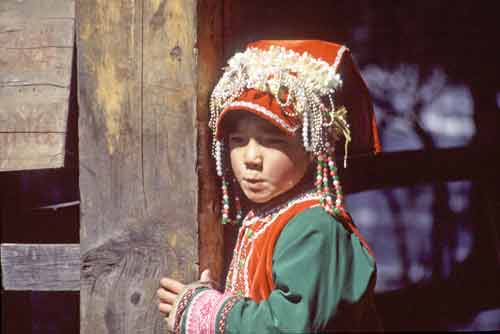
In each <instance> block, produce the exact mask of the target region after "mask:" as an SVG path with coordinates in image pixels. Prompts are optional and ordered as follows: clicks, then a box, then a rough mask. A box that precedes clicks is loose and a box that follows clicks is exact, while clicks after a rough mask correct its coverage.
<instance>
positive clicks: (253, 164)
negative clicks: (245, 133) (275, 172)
mask: <svg viewBox="0 0 500 334" xmlns="http://www.w3.org/2000/svg"><path fill="white" fill-rule="evenodd" d="M244 150H245V151H244V155H243V159H244V163H245V167H246V168H248V169H257V170H261V169H262V154H261V150H260V145H259V143H258V142H257V141H256V140H255V139H254V138H250V139H249V140H248V142H247V144H246V145H245V147H244Z"/></svg>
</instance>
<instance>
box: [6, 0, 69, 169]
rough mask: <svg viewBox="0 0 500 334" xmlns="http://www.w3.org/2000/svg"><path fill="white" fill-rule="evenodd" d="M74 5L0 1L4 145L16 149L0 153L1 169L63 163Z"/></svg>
mask: <svg viewBox="0 0 500 334" xmlns="http://www.w3.org/2000/svg"><path fill="white" fill-rule="evenodd" d="M74 7H75V3H74V0H47V1H37V0H25V1H15V0H5V1H2V2H0V142H2V143H9V145H12V147H6V148H3V149H0V152H2V153H4V152H8V153H9V155H8V156H5V155H0V171H11V170H25V169H37V168H57V167H61V166H62V165H63V163H64V149H65V147H64V143H65V141H64V136H61V135H60V134H64V133H65V132H66V127H67V126H66V123H67V119H68V105H69V101H68V100H69V90H70V87H69V85H70V80H71V62H72V55H73V35H74V34H73V30H74V16H75V11H74ZM39 132H42V133H44V134H43V135H41V136H35V137H37V138H38V139H37V142H34V141H33V138H34V137H33V133H39ZM12 134H15V136H12ZM47 136H48V137H50V138H52V141H51V142H50V143H44V142H43V141H42V140H43V139H44V138H47ZM23 137H26V138H23ZM12 138H15V141H14V144H11V143H12V142H13V139H12ZM53 138H62V139H61V140H57V141H54V140H53ZM20 143H24V144H20ZM27 143H30V145H27ZM48 146H51V148H50V149H47V147H48ZM25 150H27V151H28V152H26V151H25ZM54 153H55V155H56V156H57V157H58V158H57V159H54V158H53V156H54ZM59 157H60V158H59Z"/></svg>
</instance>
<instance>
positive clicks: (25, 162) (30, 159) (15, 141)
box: [0, 132, 66, 171]
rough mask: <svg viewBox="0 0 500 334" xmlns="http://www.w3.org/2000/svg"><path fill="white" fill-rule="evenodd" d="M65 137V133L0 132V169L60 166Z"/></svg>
mask: <svg viewBox="0 0 500 334" xmlns="http://www.w3.org/2000/svg"><path fill="white" fill-rule="evenodd" d="M65 137H66V136H65V133H15V132H14V133H0V171H9V170H23V169H42V168H48V166H53V167H55V166H62V165H63V163H64V153H63V152H61V151H64V144H65ZM35 148H36V149H35ZM61 148H63V149H61Z"/></svg>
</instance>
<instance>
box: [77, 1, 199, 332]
mask: <svg viewBox="0 0 500 334" xmlns="http://www.w3.org/2000/svg"><path fill="white" fill-rule="evenodd" d="M77 17H78V21H77V26H78V27H77V48H78V79H79V99H78V100H79V107H80V117H79V133H80V136H79V149H80V191H81V229H80V239H81V259H82V264H81V265H82V267H81V290H80V296H81V304H80V305H81V326H80V328H81V333H92V334H94V333H128V332H130V333H163V332H165V328H164V324H163V320H162V318H161V316H160V314H159V312H158V311H157V300H156V290H157V288H158V281H159V278H160V277H161V276H165V275H170V276H172V277H175V278H177V279H180V280H183V281H193V280H195V279H197V276H198V228H197V211H198V191H197V189H198V176H197V170H196V162H197V156H196V144H197V131H196V118H197V117H196V102H197V67H196V56H197V55H196V53H197V49H196V45H195V43H196V1H194V0H168V1H167V0H143V1H140V0H137V1H133V0H132V1H126V2H123V1H117V0H106V1H104V0H88V1H80V2H79V3H78V7H77Z"/></svg>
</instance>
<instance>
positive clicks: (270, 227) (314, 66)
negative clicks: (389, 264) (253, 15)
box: [158, 41, 380, 333]
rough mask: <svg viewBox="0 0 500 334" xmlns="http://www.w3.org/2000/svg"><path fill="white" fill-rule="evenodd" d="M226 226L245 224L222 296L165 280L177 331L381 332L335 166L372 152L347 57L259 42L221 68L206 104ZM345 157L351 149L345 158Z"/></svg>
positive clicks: (372, 133)
mask: <svg viewBox="0 0 500 334" xmlns="http://www.w3.org/2000/svg"><path fill="white" fill-rule="evenodd" d="M210 110H211V118H210V123H209V126H210V128H211V129H212V131H213V136H214V138H213V156H214V158H215V162H216V168H217V174H218V176H219V177H220V178H221V187H222V214H221V221H222V223H223V224H225V223H234V224H238V225H239V226H240V229H239V233H238V239H237V242H236V246H235V249H234V253H233V258H232V262H231V265H230V268H229V272H228V274H227V278H226V287H225V291H224V292H219V291H218V290H216V289H214V288H213V287H212V285H211V284H210V283H209V282H210V274H209V272H208V271H204V272H203V273H202V276H201V280H200V281H199V282H195V283H192V284H189V285H184V284H183V283H181V282H177V281H175V280H173V279H170V278H163V279H162V280H161V281H160V289H159V290H158V296H159V299H160V302H159V310H160V311H161V312H162V313H164V314H165V315H168V319H167V322H168V327H169V329H170V330H173V331H174V332H176V333H224V332H227V333H279V332H295V333H304V332H325V331H333V330H335V331H337V330H377V329H379V328H380V327H379V323H378V320H377V317H376V313H375V308H374V303H373V290H374V285H375V276H376V269H375V260H374V258H373V254H372V252H371V250H370V248H369V247H368V245H367V244H366V242H365V241H364V239H363V238H362V237H361V235H360V234H359V232H358V230H357V229H356V227H355V226H354V224H353V223H352V221H351V218H350V216H349V214H348V213H347V211H346V210H345V208H344V204H343V203H344V201H343V199H344V197H343V194H342V189H341V185H340V181H339V177H338V171H337V163H336V161H337V159H338V160H342V157H343V160H344V165H345V164H346V162H347V156H348V153H349V155H350V156H353V155H359V154H366V153H374V152H377V151H378V150H379V144H378V138H377V131H376V128H375V126H374V124H375V123H374V116H373V111H372V105H371V100H370V97H369V95H368V91H367V88H366V86H365V84H364V82H363V80H362V79H361V77H360V75H359V72H358V70H357V68H356V66H355V65H354V63H353V61H352V59H351V57H350V54H349V51H348V50H347V49H346V48H345V47H344V46H341V45H337V44H334V43H329V42H324V41H258V42H255V43H251V44H250V45H248V47H247V49H246V50H245V51H244V52H243V53H237V54H236V55H235V56H234V57H233V58H231V59H230V60H229V62H228V66H227V67H226V68H225V71H224V74H223V76H222V78H221V79H220V81H219V82H218V84H217V86H216V87H215V89H214V91H213V93H212V97H211V102H210ZM348 149H349V150H348Z"/></svg>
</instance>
